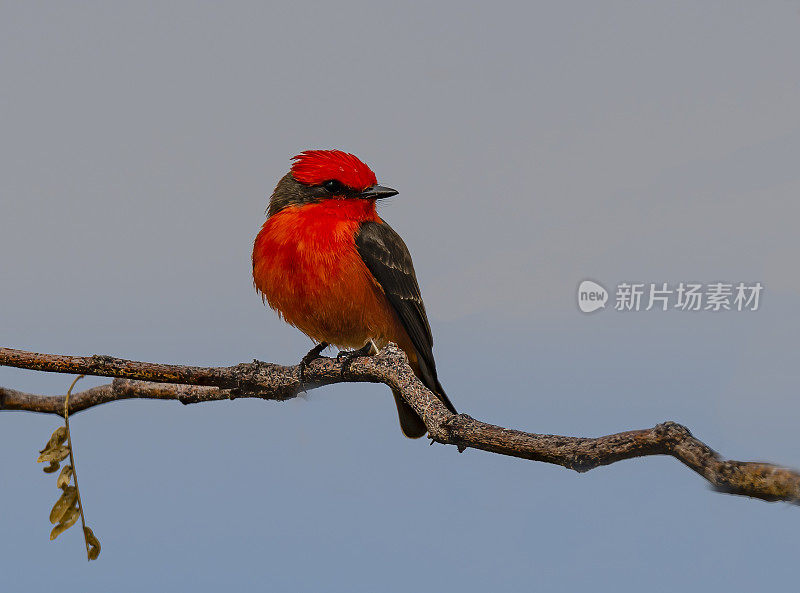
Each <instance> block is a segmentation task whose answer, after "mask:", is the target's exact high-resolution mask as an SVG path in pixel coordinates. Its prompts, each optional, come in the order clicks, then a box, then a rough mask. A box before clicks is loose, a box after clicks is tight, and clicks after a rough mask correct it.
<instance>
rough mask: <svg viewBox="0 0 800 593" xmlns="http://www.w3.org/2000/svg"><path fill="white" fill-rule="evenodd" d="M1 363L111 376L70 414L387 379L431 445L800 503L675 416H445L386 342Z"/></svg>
mask: <svg viewBox="0 0 800 593" xmlns="http://www.w3.org/2000/svg"><path fill="white" fill-rule="evenodd" d="M0 366H11V367H18V368H23V369H30V370H38V371H49V372H57V373H70V374H85V375H98V376H103V377H115V380H114V381H113V382H112V383H110V384H107V385H101V386H99V387H94V388H91V389H87V390H86V391H82V392H80V393H77V394H73V395H72V397H71V399H70V406H69V407H70V412H71V413H75V412H79V411H81V410H85V409H87V408H91V407H93V406H97V405H100V404H104V403H107V402H112V401H117V400H121V399H131V398H141V399H165V400H177V401H180V402H181V403H184V404H190V403H199V402H208V401H218V400H223V399H233V398H237V397H257V398H261V399H272V400H286V399H291V398H293V397H296V396H297V395H298V394H299V393H302V392H303V391H305V390H306V389H314V388H317V387H321V386H324V385H331V384H334V383H341V382H371V383H384V384H386V385H388V386H389V387H391V388H393V389H394V390H396V391H398V392H399V393H400V394H402V396H403V398H404V399H405V400H406V401H407V402H408V403H409V405H411V407H412V408H414V410H415V411H416V412H417V413H418V414H419V415H420V416H421V417H422V419H423V420H424V422H425V425H426V426H427V427H428V434H429V436H430V438H431V439H433V440H434V441H436V442H439V443H443V444H449V445H456V446H457V447H458V448H459V450H464V449H466V448H468V447H470V448H474V449H482V450H484V451H490V452H492V453H499V454H502V455H510V456H513V457H521V458H524V459H531V460H534V461H544V462H547V463H553V464H556V465H561V466H563V467H566V468H569V469H573V470H576V471H578V472H585V471H588V470H590V469H593V468H595V467H598V466H601V465H608V464H611V463H614V462H617V461H621V460H623V459H633V458H636V457H645V456H648V455H670V456H672V457H675V458H676V459H678V460H679V461H681V462H682V463H683V464H684V465H686V466H688V467H689V468H691V469H692V470H693V471H695V472H696V473H698V474H700V475H701V476H703V477H704V478H705V479H706V480H708V481H709V482H710V483H711V484H712V486H713V487H714V488H715V489H717V490H719V491H722V492H727V493H730V494H740V495H745V496H751V497H754V498H760V499H762V500H769V501H776V500H783V501H788V502H792V503H795V504H798V503H800V473H798V472H795V471H793V470H790V469H787V468H783V467H779V466H776V465H772V464H769V463H758V462H743V461H729V460H725V459H722V458H721V457H720V456H719V455H718V454H717V453H716V452H715V451H714V450H713V449H711V448H710V447H708V446H707V445H705V444H704V443H702V442H701V441H699V440H698V439H696V438H694V437H693V436H692V434H691V433H690V432H689V430H688V429H687V428H686V427H684V426H681V425H680V424H676V423H674V422H664V423H662V424H659V425H657V426H655V427H653V428H647V429H642V430H632V431H628V432H621V433H617V434H612V435H607V436H602V437H597V438H583V437H570V436H557V435H546V434H534V433H528V432H522V431H519V430H512V429H508V428H502V427H500V426H494V425H492V424H487V423H485V422H481V421H479V420H475V419H474V418H471V417H470V416H468V415H466V414H458V415H454V414H451V413H450V412H449V411H448V410H447V408H445V407H444V405H442V403H441V402H440V401H439V400H438V398H436V396H435V395H433V394H432V393H431V392H430V391H428V389H426V388H425V386H424V385H422V383H420V381H419V380H417V378H416V376H415V375H414V373H413V371H412V370H411V368H410V367H409V366H408V364H407V359H406V357H405V354H404V353H403V352H402V351H401V350H399V349H398V348H396V347H395V346H394V345H390V346H389V347H387V348H385V349H384V350H383V351H382V352H380V353H379V354H378V355H376V356H371V357H360V358H357V359H355V360H353V361H352V363H351V364H350V365H349V366H348V367H347V368H343V365H342V363H340V362H338V361H337V360H336V359H333V358H327V357H320V358H319V359H317V360H314V361H312V362H311V363H310V364H309V365H308V366H307V367H306V369H305V371H304V384H301V381H300V370H299V367H297V366H291V367H287V366H281V365H276V364H271V363H265V362H260V361H257V360H254V361H253V362H252V363H242V364H238V365H235V366H230V367H192V366H182V365H167V364H159V363H147V362H136V361H131V360H124V359H121V358H114V357H111V356H61V355H52V354H36V353H33V352H25V351H23V350H14V349H11V348H0ZM63 409H64V398H63V397H62V396H45V395H35V394H29V393H22V392H20V391H15V390H12V389H8V388H4V387H0V410H23V411H28V412H40V413H47V414H61V413H62V412H63Z"/></svg>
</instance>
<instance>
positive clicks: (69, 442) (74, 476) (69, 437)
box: [64, 375, 91, 562]
mask: <svg viewBox="0 0 800 593" xmlns="http://www.w3.org/2000/svg"><path fill="white" fill-rule="evenodd" d="M84 376H85V375H78V376H77V377H75V380H74V381H73V382H72V385H70V386H69V389H68V390H67V395H66V396H64V425H65V426H66V427H67V446H68V447H69V464H70V466H72V479H73V480H74V481H75V494H76V495H77V497H78V511H79V512H80V514H81V533H82V534H83V540H84V542H85V543H86V549H87V550H88V549H89V540H88V539H87V538H86V517H84V515H83V502H81V489H80V487H79V486H78V468H77V467H75V455H74V454H73V452H72V432H71V431H70V429H69V396H70V395H72V389H73V388H74V387H75V383H77V382H78V381H80V380H81V379H83V378H84ZM86 561H87V562H90V561H91V560H90V559H89V558H88V557H87V558H86Z"/></svg>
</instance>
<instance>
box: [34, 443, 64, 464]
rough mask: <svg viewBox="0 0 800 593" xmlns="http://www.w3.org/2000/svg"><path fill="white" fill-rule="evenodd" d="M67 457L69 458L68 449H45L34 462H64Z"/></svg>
mask: <svg viewBox="0 0 800 593" xmlns="http://www.w3.org/2000/svg"><path fill="white" fill-rule="evenodd" d="M67 457H69V447H56V448H55V449H45V450H44V452H43V453H42V454H41V455H39V458H38V459H37V460H36V462H37V463H42V462H43V461H64V460H65V459H66V458H67Z"/></svg>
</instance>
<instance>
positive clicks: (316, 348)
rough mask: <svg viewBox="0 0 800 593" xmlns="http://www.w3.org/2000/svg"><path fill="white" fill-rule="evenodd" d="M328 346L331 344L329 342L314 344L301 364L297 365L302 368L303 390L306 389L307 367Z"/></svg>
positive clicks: (301, 382) (301, 385) (301, 383)
mask: <svg viewBox="0 0 800 593" xmlns="http://www.w3.org/2000/svg"><path fill="white" fill-rule="evenodd" d="M328 346H330V344H328V343H327V342H320V343H319V344H317V345H316V346H314V347H313V348H312V349H311V350H309V351H308V354H306V355H305V356H304V357H303V359H302V360H301V361H300V364H298V365H297V366H298V367H299V368H300V389H301V390H302V391H305V390H306V389H305V386H304V383H305V374H306V367H307V366H308V365H309V363H311V361H313V360H316V359H317V358H319V356H320V354H321V353H322V351H323V350H325V348H327V347H328Z"/></svg>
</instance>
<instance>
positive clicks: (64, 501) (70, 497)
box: [50, 486, 78, 539]
mask: <svg viewBox="0 0 800 593" xmlns="http://www.w3.org/2000/svg"><path fill="white" fill-rule="evenodd" d="M77 500H78V490H77V489H76V488H75V486H67V487H66V488H64V492H63V493H62V494H61V497H60V498H59V499H58V500H57V501H56V504H54V505H53V510H51V511H50V523H53V524H55V523H58V522H60V521H62V520H63V518H64V516H65V515H66V514H67V511H69V509H70V507H72V505H74V504H75V502H76V501H77ZM51 539H52V538H51Z"/></svg>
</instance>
